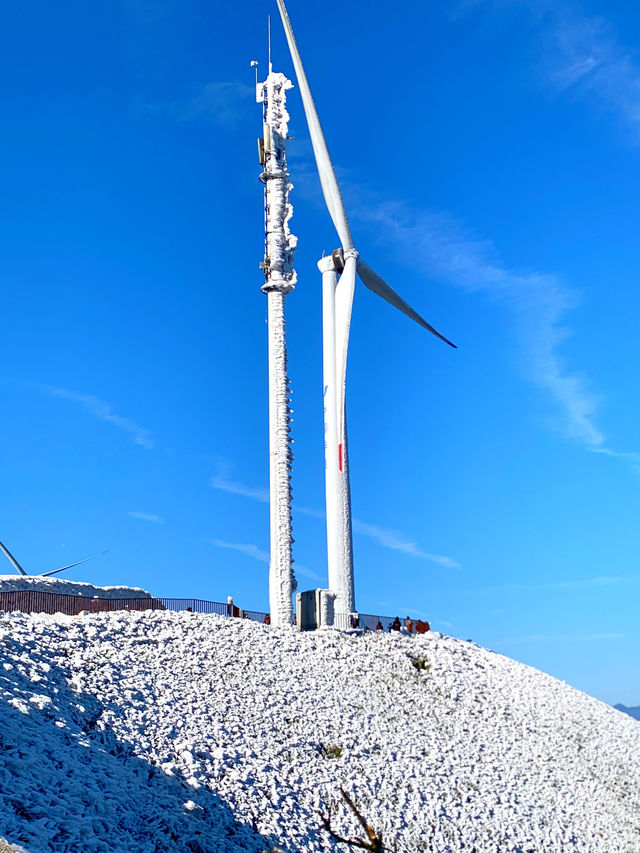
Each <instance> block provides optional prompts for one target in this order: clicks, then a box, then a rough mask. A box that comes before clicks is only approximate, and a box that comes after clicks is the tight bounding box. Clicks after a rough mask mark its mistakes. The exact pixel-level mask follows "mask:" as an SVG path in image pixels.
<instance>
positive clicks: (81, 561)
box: [38, 548, 109, 578]
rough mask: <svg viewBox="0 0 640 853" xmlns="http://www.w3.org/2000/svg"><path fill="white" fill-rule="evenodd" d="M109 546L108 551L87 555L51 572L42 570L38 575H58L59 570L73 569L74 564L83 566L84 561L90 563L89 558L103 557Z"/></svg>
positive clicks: (41, 576) (42, 576) (45, 576)
mask: <svg viewBox="0 0 640 853" xmlns="http://www.w3.org/2000/svg"><path fill="white" fill-rule="evenodd" d="M108 550H109V549H108V548H107V550H106V551H101V552H100V553H99V554H92V555H91V557H85V558H84V560H78V562H77V563H69V565H68V566H61V567H60V568H59V569H53V570H52V571H50V572H40V574H39V575H38V577H39V578H48V577H49V576H50V575H57V574H58V572H64V571H65V570H66V569H72V568H73V567H74V566H81V565H82V564H83V563H88V562H89V560H95V558H96V557H101V556H102V554H106V553H107V552H108Z"/></svg>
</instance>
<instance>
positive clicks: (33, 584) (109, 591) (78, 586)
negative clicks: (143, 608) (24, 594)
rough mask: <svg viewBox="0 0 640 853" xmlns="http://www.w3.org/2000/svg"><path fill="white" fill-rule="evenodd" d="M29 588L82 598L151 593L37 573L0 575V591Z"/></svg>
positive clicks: (144, 595) (148, 595)
mask: <svg viewBox="0 0 640 853" xmlns="http://www.w3.org/2000/svg"><path fill="white" fill-rule="evenodd" d="M26 589H30V590H32V591H33V592H55V593H58V594H59V595H79V596H82V597H84V598H151V593H149V592H147V591H146V590H145V589H140V588H139V587H137V586H93V584H90V583H84V582H83V581H69V580H65V579H64V578H55V577H50V578H44V577H38V575H26V576H25V575H0V592H13V591H14V590H26Z"/></svg>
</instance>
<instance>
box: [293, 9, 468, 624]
mask: <svg viewBox="0 0 640 853" xmlns="http://www.w3.org/2000/svg"><path fill="white" fill-rule="evenodd" d="M277 2H278V9H279V10H280V17H281V18H282V23H283V25H284V30H285V33H286V36H287V42H288V44H289V51H290V53H291V58H292V60H293V65H294V68H295V71H296V77H297V79H298V86H299V87H300V94H301V96H302V103H303V106H304V111H305V115H306V119H307V125H308V127H309V134H310V136H311V144H312V146H313V153H314V157H315V161H316V166H317V168H318V174H319V176H320V184H321V186H322V192H323V195H324V200H325V203H326V205H327V209H328V211H329V215H330V216H331V219H332V220H333V224H334V226H335V229H336V231H337V232H338V237H339V238H340V243H341V248H340V249H336V251H334V252H333V253H332V254H331V255H330V256H329V257H325V258H322V259H321V260H320V261H319V262H318V268H319V269H320V272H321V273H322V305H323V307H322V329H323V375H324V423H325V480H326V509H327V552H328V569H329V587H330V589H331V590H332V591H333V592H334V593H335V595H336V598H335V604H334V612H335V617H336V619H335V624H336V625H337V627H341V628H342V627H348V625H349V615H350V614H351V613H353V612H354V611H355V593H354V582H353V544H352V534H351V496H350V490H349V460H348V453H347V421H346V401H345V382H346V370H347V349H348V344H349V326H350V323H351V308H352V304H353V293H354V289H355V281H356V274H357V275H358V276H359V277H360V280H361V281H362V283H363V284H364V285H365V287H368V288H369V290H372V291H373V292H374V293H377V294H378V296H381V297H382V298H383V299H385V300H386V301H387V302H389V303H390V304H391V305H393V306H394V307H395V308H397V309H398V310H399V311H402V313H403V314H406V315H407V316H408V317H410V318H411V319H412V320H415V322H416V323H419V324H420V325H421V326H422V327H423V328H424V329H426V330H427V331H429V332H431V334H433V335H435V336H436V337H438V338H440V340H442V341H444V342H445V343H447V344H449V346H452V347H455V344H453V343H451V341H450V340H448V339H447V338H445V337H444V336H443V335H441V334H440V332H438V331H436V329H434V328H433V326H431V325H430V324H429V323H427V321H426V320H424V319H423V318H422V317H421V316H420V315H419V314H418V313H417V312H416V311H414V310H413V308H411V307H410V306H409V305H407V303H406V302H405V301H404V299H402V298H401V297H400V296H399V295H398V294H397V293H396V292H395V291H394V290H392V288H391V287H389V285H388V284H387V283H386V282H385V281H384V280H383V279H382V278H381V277H380V276H379V275H378V274H377V273H376V272H374V270H373V269H371V267H370V266H368V265H367V264H366V263H365V262H364V261H363V260H362V258H360V256H359V254H358V252H357V251H356V249H355V246H354V242H353V238H352V236H351V228H350V227H349V221H348V219H347V214H346V212H345V208H344V203H343V201H342V194H341V193H340V187H339V186H338V181H337V178H336V175H335V171H334V168H333V164H332V163H331V157H330V156H329V150H328V148H327V143H326V141H325V138H324V133H323V131H322V126H321V124H320V119H319V118H318V113H317V112H316V108H315V104H314V102H313V96H312V95H311V89H310V88H309V83H308V81H307V76H306V74H305V71H304V67H303V65H302V59H301V58H300V52H299V51H298V46H297V44H296V39H295V36H294V34H293V27H292V26H291V21H290V20H289V15H288V13H287V9H286V6H285V4H284V0H277Z"/></svg>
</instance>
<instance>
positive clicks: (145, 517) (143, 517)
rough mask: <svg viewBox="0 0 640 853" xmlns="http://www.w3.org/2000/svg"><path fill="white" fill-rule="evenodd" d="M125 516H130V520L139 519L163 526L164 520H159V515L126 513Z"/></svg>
mask: <svg viewBox="0 0 640 853" xmlns="http://www.w3.org/2000/svg"><path fill="white" fill-rule="evenodd" d="M127 515H130V516H131V518H139V519H140V520H141V521H150V522H152V523H153V524H164V518H160V516H159V515H153V513H151V512H137V511H135V512H133V511H132V512H128V513H127Z"/></svg>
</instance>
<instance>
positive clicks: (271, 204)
mask: <svg viewBox="0 0 640 853" xmlns="http://www.w3.org/2000/svg"><path fill="white" fill-rule="evenodd" d="M292 86H293V84H292V83H291V81H290V80H288V79H287V78H286V77H285V76H284V74H280V73H274V72H273V70H272V67H271V62H269V75H268V77H267V79H266V80H265V81H264V83H257V85H256V100H257V101H258V103H261V104H262V106H263V137H262V139H259V140H258V149H259V154H260V163H261V165H262V166H263V167H264V171H263V172H262V174H261V175H260V180H261V181H262V182H263V184H264V210H265V216H264V219H265V235H266V236H265V253H264V262H263V263H262V264H261V266H262V268H263V269H264V277H265V283H264V285H263V286H262V290H263V291H264V293H266V294H267V301H268V315H269V318H268V329H269V331H268V335H269V478H270V480H269V482H270V492H269V494H270V524H271V559H270V564H269V607H270V610H271V624H272V625H290V624H291V620H292V616H293V608H292V602H291V597H292V595H293V593H294V591H295V586H296V584H295V578H294V573H293V558H292V555H291V546H292V543H293V536H292V530H291V464H292V458H293V455H292V451H291V426H290V424H291V409H290V407H289V402H290V396H289V395H290V392H291V388H290V384H289V377H288V375H287V344H286V335H285V317H284V301H285V296H286V295H287V293H291V291H292V290H293V288H294V287H295V284H296V273H295V271H294V269H293V254H294V252H295V249H296V244H297V242H298V241H297V238H296V237H294V235H293V234H292V233H291V231H290V230H289V220H290V219H291V215H292V213H293V208H292V207H291V204H290V202H289V193H290V192H291V190H292V189H293V185H292V184H291V181H290V180H289V172H288V171H287V152H286V144H287V123H288V121H289V114H288V113H287V110H286V106H285V103H286V92H287V89H290V88H291V87H292Z"/></svg>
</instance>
